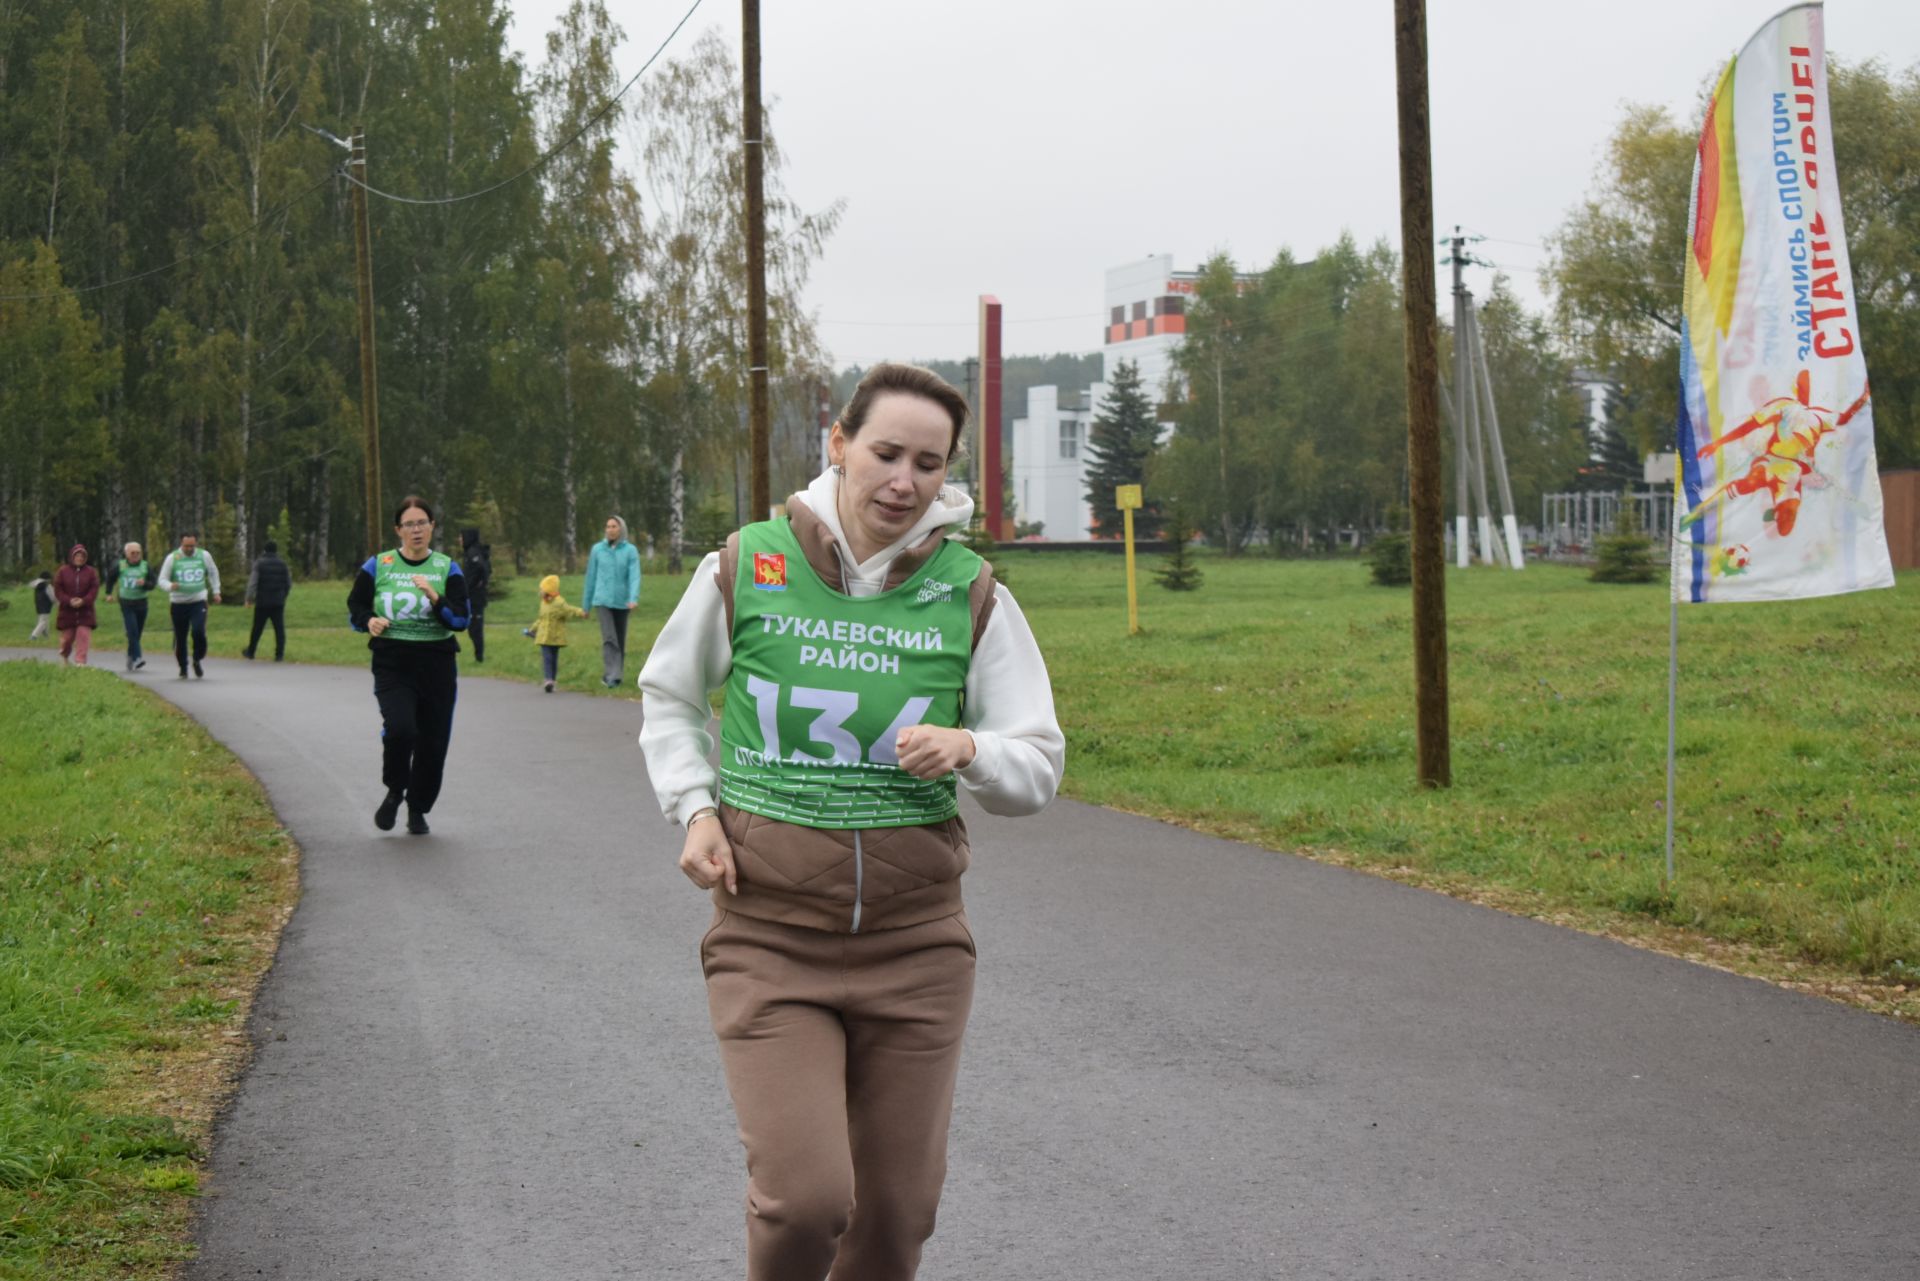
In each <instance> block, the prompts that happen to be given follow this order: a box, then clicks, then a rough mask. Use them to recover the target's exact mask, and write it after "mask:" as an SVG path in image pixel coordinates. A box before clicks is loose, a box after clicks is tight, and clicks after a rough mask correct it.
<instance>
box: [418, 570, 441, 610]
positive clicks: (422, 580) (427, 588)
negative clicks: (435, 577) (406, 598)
mask: <svg viewBox="0 0 1920 1281" xmlns="http://www.w3.org/2000/svg"><path fill="white" fill-rule="evenodd" d="M413 585H414V586H415V587H418V588H419V589H420V590H421V591H423V592H425V593H426V594H427V604H429V605H438V604H439V603H440V597H439V596H438V595H436V594H435V593H434V590H433V584H432V583H430V582H428V581H427V576H426V575H425V574H415V575H414V576H413Z"/></svg>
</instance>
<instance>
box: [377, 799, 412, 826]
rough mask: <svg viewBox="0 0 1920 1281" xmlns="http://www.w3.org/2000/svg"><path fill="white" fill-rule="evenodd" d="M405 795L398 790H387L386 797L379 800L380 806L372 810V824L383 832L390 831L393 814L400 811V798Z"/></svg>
mask: <svg viewBox="0 0 1920 1281" xmlns="http://www.w3.org/2000/svg"><path fill="white" fill-rule="evenodd" d="M405 795H406V793H405V792H400V791H392V792H388V793H387V799H386V800H384V801H381V802H380V808H379V809H377V810H375V811H374V812H373V825H374V826H375V827H377V828H379V829H380V830H381V831H383V832H391V831H392V830H393V819H394V816H395V815H396V814H398V813H399V812H400V798H401V797H403V796H405Z"/></svg>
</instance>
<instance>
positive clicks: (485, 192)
mask: <svg viewBox="0 0 1920 1281" xmlns="http://www.w3.org/2000/svg"><path fill="white" fill-rule="evenodd" d="M703 2H704V0H693V7H692V8H690V9H688V10H687V12H686V13H685V14H684V15H683V16H682V17H681V19H680V21H678V22H676V23H674V24H673V30H671V31H669V32H667V38H666V39H665V40H662V41H661V42H660V45H659V47H658V48H656V49H655V50H654V51H653V55H652V56H651V57H649V58H648V59H647V60H646V61H645V62H643V63H641V64H640V70H638V71H636V72H634V73H633V75H631V76H630V77H628V78H627V82H626V83H625V84H624V85H621V86H620V92H619V93H616V94H614V95H613V97H611V98H609V99H607V100H606V101H605V102H604V103H602V104H600V109H599V110H598V111H596V112H594V113H593V114H592V115H590V116H588V117H587V118H586V119H585V120H584V121H582V122H581V123H580V127H579V128H578V129H575V130H574V131H573V132H572V133H570V134H568V135H567V136H566V137H565V138H563V139H561V140H560V141H559V142H557V143H555V144H554V145H553V146H551V147H549V148H548V149H547V150H546V151H544V152H542V153H541V154H540V155H539V156H538V157H536V158H535V160H534V162H533V163H532V164H530V165H528V166H527V167H526V168H525V169H522V170H521V171H520V172H519V173H516V174H513V175H511V176H509V177H506V178H502V179H501V180H500V181H499V182H496V183H494V184H493V185H491V186H488V187H482V188H480V190H478V191H469V192H467V193H466V194H465V195H460V196H435V197H432V198H430V199H423V198H421V197H418V196H401V195H396V194H395V193H393V192H391V191H382V190H380V188H378V187H375V186H371V185H369V184H368V183H365V182H362V181H361V180H360V179H359V178H356V177H354V176H353V174H351V173H344V174H343V176H344V177H345V178H346V180H347V181H348V182H350V183H352V184H353V185H354V186H356V187H359V188H361V189H363V190H364V191H366V192H367V193H368V194H369V195H374V196H378V197H380V198H381V199H382V200H392V201H395V202H396V203H399V204H403V205H457V204H459V203H461V202H462V201H466V200H478V199H479V198H480V197H482V196H490V195H492V194H493V193H494V192H496V191H499V190H500V189H501V188H502V187H507V186H511V185H512V184H513V183H516V182H518V181H520V180H521V179H522V178H524V177H526V176H527V175H528V174H530V173H532V172H534V171H535V170H536V169H539V168H541V167H542V166H543V165H545V164H546V163H547V162H548V161H549V160H552V159H553V158H554V157H555V156H557V155H559V154H560V153H561V152H563V151H565V150H566V149H567V148H568V147H571V146H572V145H573V144H574V143H576V142H578V141H580V139H581V138H582V137H584V136H585V135H586V132H587V130H589V129H591V128H593V127H594V126H595V125H597V124H599V123H600V121H602V120H603V119H605V118H606V115H607V113H608V112H610V111H612V110H613V109H614V108H615V107H617V106H618V105H620V99H622V98H624V97H626V96H627V90H629V89H631V88H633V86H634V85H635V84H637V83H639V80H640V77H641V76H644V75H646V74H647V70H648V68H650V67H652V66H653V64H654V63H655V62H657V61H659V59H660V55H661V54H663V53H665V52H666V51H667V46H668V45H670V44H672V43H673V38H674V37H675V36H677V35H679V34H680V28H682V27H684V26H686V25H687V23H688V22H690V21H692V19H693V15H694V13H695V12H697V11H698V10H699V8H700V6H701V4H702V3H703Z"/></svg>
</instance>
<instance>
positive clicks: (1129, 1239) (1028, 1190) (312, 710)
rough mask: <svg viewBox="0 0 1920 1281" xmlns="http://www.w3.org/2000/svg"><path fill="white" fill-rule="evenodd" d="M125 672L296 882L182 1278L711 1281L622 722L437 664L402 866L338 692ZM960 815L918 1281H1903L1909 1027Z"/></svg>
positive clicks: (727, 1209)
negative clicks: (972, 985) (950, 1076)
mask: <svg viewBox="0 0 1920 1281" xmlns="http://www.w3.org/2000/svg"><path fill="white" fill-rule="evenodd" d="M585 654H586V648H585V647H580V648H579V649H578V650H577V652H575V653H574V654H573V655H572V656H571V659H570V661H574V662H582V661H588V659H587V657H584V655H585ZM101 657H102V658H103V659H105V660H106V661H107V662H109V663H112V662H113V661H114V659H115V656H113V655H110V654H102V655H101ZM157 667H158V670H159V673H160V674H158V675H156V674H155V672H156V665H150V666H149V667H148V669H147V670H146V671H145V672H143V673H140V674H139V675H137V676H133V677H130V678H129V679H132V680H136V681H139V682H140V683H142V684H145V685H148V686H150V687H152V688H153V689H154V690H155V691H156V692H157V693H159V694H160V695H162V696H163V697H165V698H167V699H169V700H171V701H172V702H174V703H176V704H177V705H179V706H180V707H181V708H183V709H184V710H186V711H187V712H188V713H189V714H191V715H192V716H193V717H195V718H196V719H197V720H199V721H200V722H201V723H202V724H204V725H205V726H206V727H207V728H208V729H209V730H211V731H212V733H213V734H214V736H215V737H217V738H219V739H220V740H221V741H222V742H224V743H226V744H227V745H228V746H229V747H230V748H232V749H233V750H234V752H236V753H237V754H238V755H239V757H240V758H241V759H242V760H243V761H245V762H246V763H247V765H248V766H249V767H250V768H251V769H252V770H253V772H254V773H255V774H256V775H258V777H259V778H260V780H261V782H262V783H264V784H265V786H266V789H267V792H268V794H269V796H270V797H271V798H272V801H273V804H274V806H275V808H276V809H277V810H278V811H279V813H280V816H281V817H282V819H283V820H284V821H285V822H286V824H287V826H288V828H289V829H290V830H291V831H292V833H293V835H294V837H295V839H296V840H297V841H298V842H299V845H300V848H301V851H302V854H303V859H302V864H301V876H302V886H303V897H302V899H301V902H300V905H299V907H298V909H297V910H296V912H295V913H294V915H293V918H292V920H291V922H290V923H289V925H288V928H287V931H286V935H285V938H284V940H283V941H282V944H281V948H280V953H279V956H278V959H277V960H276V962H275V964H274V966H273V969H272V972H271V973H270V975H269V976H268V978H267V980H266V982H265V984H264V985H263V987H262V988H261V990H260V994H259V998H258V1000H257V1003H256V1006H255V1010H254V1015H253V1024H252V1034H253V1038H254V1041H255V1058H254V1062H253V1065H252V1067H251V1069H250V1070H249V1072H248V1074H247V1076H246V1078H245V1080H244V1082H243V1084H242V1086H241V1088H240V1091H239V1093H238V1096H237V1098H236V1099H235V1101H234V1103H233V1104H232V1106H231V1107H230V1108H229V1110H228V1111H227V1113H226V1114H225V1116H224V1117H223V1118H222V1120H221V1122H220V1124H219V1126H218V1128H217V1133H216V1138H215V1142H214V1149H213V1154H212V1165H213V1170H212V1178H211V1180H210V1191H209V1194H208V1196H207V1197H206V1199H205V1202H204V1206H203V1214H202V1217H201V1220H200V1224H199V1229H198V1236H199V1242H200V1246H201V1252H200V1256H199V1258H198V1260H197V1261H196V1262H195V1263H194V1264H192V1265H191V1266H190V1267H189V1269H188V1272H187V1276H188V1278H190V1281H239V1279H241V1278H248V1279H251V1278H258V1277H271V1278H302V1279H304V1278H313V1279H315V1281H319V1279H323V1278H324V1279H326V1281H376V1279H377V1281H408V1279H412V1278H421V1279H428V1278H431V1279H432V1281H444V1279H446V1278H460V1279H463V1281H466V1279H480V1278H503V1279H506V1278H512V1279H523V1278H567V1279H569V1281H596V1279H598V1278H612V1277H631V1278H655V1277H667V1278H673V1277H687V1278H716V1279H718V1278H737V1277H739V1276H741V1275H743V1273H744V1263H743V1257H744V1256H743V1252H742V1241H743V1235H744V1234H743V1228H742V1194H743V1190H744V1183H745V1173H744V1163H743V1161H742V1158H741V1153H740V1149H739V1146H738V1143H737V1141H736V1139H735V1137H734V1131H733V1123H732V1117H731V1111H730V1108H729V1105H728V1101H727V1097H726V1093H725V1088H724V1085H723V1082H722V1078H721V1073H720V1068H719V1062H718V1056H717V1053H716V1051H715V1049H714V1045H713V1041H712V1036H711V1033H710V1031H709V1029H708V1026H707V1019H706V1005H705V998H704V993H703V990H702V987H701V980H700V974H699V963H698V955H697V945H698V940H699V938H700V935H701V933H702V932H703V931H704V929H705V928H706V925H707V924H708V921H709V919H710V917H711V915H712V909H711V907H710V905H709V904H708V902H707V900H706V899H705V897H704V896H703V895H701V894H700V893H699V892H698V891H696V890H694V889H693V888H692V887H691V886H690V885H689V884H688V883H687V882H686V881H685V879H684V878H683V877H682V876H681V875H680V873H679V872H678V871H677V870H675V868H674V865H673V864H674V858H675V856H676V854H677V853H678V849H679V833H678V832H677V830H676V829H675V828H674V827H673V826H672V825H671V824H669V823H668V822H666V821H665V820H664V819H663V818H662V817H661V816H660V814H659V811H658V809H657V807H656V805H655V803H654V799H653V795H652V792H651V790H650V789H649V787H648V784H647V779H646V773H645V769H644V767H643V764H642V760H641V756H640V752H639V748H638V747H637V746H636V744H635V741H634V736H635V734H636V733H637V731H638V729H639V704H638V702H637V701H633V700H631V699H628V700H619V699H608V698H591V699H590V698H583V697H579V696H569V695H564V694H561V695H546V694H542V693H541V692H540V690H539V689H538V687H535V686H531V685H524V684H512V683H506V682H499V681H491V680H484V679H475V678H473V677H472V676H470V675H469V676H466V677H464V678H463V680H462V682H461V692H460V703H459V711H458V715H457V718H456V722H455V728H454V742H453V750H452V753H451V756H450V759H449V764H448V778H447V784H446V789H445V792H444V793H443V795H442V798H441V801H440V804H439V806H438V808H436V810H435V811H434V814H433V816H432V821H433V835H431V836H429V837H409V836H407V835H406V834H405V831H404V829H403V828H402V829H399V830H396V831H395V832H393V833H381V832H378V831H376V830H375V829H374V827H373V823H372V820H371V812H372V809H373V807H374V805H375V804H376V803H377V802H378V800H379V798H380V795H381V788H380V785H379V777H378V776H379V764H378V756H379V741H378V734H379V717H378V712H377V709H376V707H375V704H374V700H373V697H372V684H371V678H370V677H369V675H368V674H367V673H366V672H364V671H357V670H352V669H343V668H328V667H317V666H301V665H294V664H284V665H275V664H267V663H243V662H239V661H236V660H213V661H210V662H209V663H208V664H207V678H206V679H205V680H204V681H192V682H176V681H175V680H174V679H173V678H172V673H171V670H170V666H169V665H167V664H165V663H164V662H163V663H160V664H158V665H157ZM469 670H471V669H469ZM1068 768H1069V770H1071V768H1072V761H1071V758H1069V762H1068ZM968 820H969V822H970V823H971V824H972V827H973V832H974V837H975V863H974V870H973V871H972V872H970V873H969V874H968V877H967V897H968V909H969V916H970V918H971V921H972V924H973V928H974V933H975V935H976V937H977V940H978V944H979V950H980V968H979V983H978V990H977V995H976V1000H975V1007H974V1017H973V1023H972V1026H971V1030H970V1032H969V1035H968V1041H967V1048H966V1053H965V1057H964V1060H963V1065H962V1069H961V1077H960V1088H959V1098H958V1102H957V1107H956V1112H955V1118H954V1126H953V1141H952V1150H951V1166H950V1171H949V1175H948V1182H947V1192H946V1197H945V1200H944V1202H943V1205H942V1208H941V1216H940V1227H939V1231H938V1232H937V1234H936V1235H935V1237H934V1239H933V1241H932V1242H931V1243H930V1245H929V1247H928V1250H927V1254H926V1260H925V1264H924V1266H923V1267H922V1269H921V1273H920V1275H921V1276H922V1277H923V1278H926V1279H927V1281H951V1279H957V1278H969V1279H980V1278H1010V1279H1011V1278H1020V1279H1031V1281H1052V1279H1060V1281H1066V1279H1073V1281H1083V1279H1084V1281H1112V1279H1126V1278H1179V1279H1181V1281H1196V1279H1200V1278H1208V1279H1212V1278H1218V1279H1219V1281H1242V1279H1245V1278H1267V1277H1287V1278H1356V1279H1358V1278H1383V1279H1386V1278H1427V1277H1433V1278H1449V1279H1451V1278H1532V1277H1539V1278H1622V1279H1632V1281H1642V1279H1646V1278H1689V1279H1693V1278H1698V1279H1701V1281H1707V1279H1726V1281H1736V1279H1737V1281H1765V1279H1771V1278H1846V1279H1849V1281H1869V1279H1874V1278H1888V1279H1889V1281H1892V1279H1896V1278H1897V1279H1898V1281H1911V1279H1912V1278H1914V1277H1916V1276H1920V1216H1916V1215H1915V1214H1914V1213H1913V1208H1912V1195H1913V1188H1914V1186H1915V1178H1916V1174H1920V1156H1916V1154H1920V1029H1915V1028H1912V1027H1908V1026H1905V1025H1901V1024H1898V1023H1895V1022H1891V1021H1889V1020H1885V1019H1882V1018H1879V1017H1876V1016H1873V1015H1869V1014H1863V1013H1859V1012H1856V1011H1853V1010H1849V1009H1845V1008H1842V1007H1839V1006H1835V1005H1832V1004H1828V1003H1826V1002H1823V1001H1820V1000H1818V999H1815V998H1812V997H1808V996H1803V995H1799V994H1796V993H1791V992H1786V991H1782V990H1779V989H1776V988H1774V987H1771V986H1769V985H1767V984H1764V983H1760V982H1756V981H1752V980H1747V979H1741V978H1737V977H1733V976H1730V975H1727V974H1723V973H1719V972H1717V971H1714V970H1709V969H1705V968H1702V967H1698V966H1694V965H1690V964H1688V963H1686V962H1683V961H1678V960H1673V959H1670V958H1667V957H1663V956H1659V955H1655V954H1652V953H1648V952H1643V951H1639V950H1636V949H1633V948H1629V947H1625V946H1622V945H1619V944H1615V943H1612V942H1608V941H1606V940H1603V939H1597V938H1591V937H1588V936H1586V935H1582V934H1578V933H1573V932H1570V931H1566V930H1562V929H1558V928H1555V927H1551V926H1547V925H1543V924H1539V923H1537V922H1533V921H1528V920H1523V919H1519V918H1515V917H1510V916H1505V915H1502V914H1499V913H1496V912H1492V911H1488V910H1485V909H1482V908H1478V907H1474V906H1472V905H1469V904H1465V903H1461V902H1457V901H1455V900H1452V899H1448V898H1445V897H1442V896H1439V895H1435V894H1430V893H1426V892H1423V891H1419V890H1415V889H1410V888H1407V887H1405V886H1401V885H1397V884H1394V883H1392V882H1388V881H1384V880H1379V879H1376V878H1372V877H1368V876H1365V875H1361V874H1358V873H1354V872H1350V871H1346V870H1343V869H1339V868H1335V867H1329V866H1324V865H1321V864H1318V863H1314V862H1312V861H1310V860H1306V859H1301V858H1295V857H1291V856H1287V855H1281V854H1274V853H1271V852H1269V851H1265V850H1260V849H1256V848H1252V847H1249V846H1245V845H1237V844H1233V843H1231V842H1227V841H1221V840H1215V839H1211V838H1207V837H1202V836H1197V835H1194V834H1192V833H1189V832H1186V831H1183V830H1181V829H1178V828H1174V827H1169V826H1165V825H1163V824H1159V823H1154V822H1150V821H1147V820H1143V819H1138V818H1133V817H1129V816H1126V815H1121V814H1116V813H1111V812H1108V811H1103V810H1100V809H1096V808H1093V807H1090V806H1086V805H1079V804H1074V803H1071V802H1066V801H1062V802H1058V803H1056V804H1055V805H1053V806H1052V807H1051V808H1050V809H1048V810H1047V812H1046V813H1045V814H1043V815H1040V816H1038V817H1035V818H1029V819H1020V820H1002V819H994V818H991V817H988V816H985V815H982V814H980V813H979V812H978V811H977V810H970V811H969V814H968Z"/></svg>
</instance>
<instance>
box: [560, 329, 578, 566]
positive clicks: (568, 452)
mask: <svg viewBox="0 0 1920 1281" xmlns="http://www.w3.org/2000/svg"><path fill="white" fill-rule="evenodd" d="M570 356H571V353H570V352H569V351H568V350H567V349H566V348H565V346H563V347H562V348H561V352H560V359H561V362H562V363H561V365H560V403H561V423H562V432H563V433H564V434H563V436H562V441H563V443H562V445H561V453H560V495H561V504H560V505H561V510H562V513H563V515H564V516H565V518H566V522H567V524H566V528H565V529H564V530H563V531H562V532H561V535H560V567H561V569H562V570H563V571H565V572H566V573H569V574H571V573H572V572H573V561H574V556H575V554H576V553H577V552H578V551H579V545H578V538H579V534H578V526H579V523H580V495H579V492H578V487H577V486H576V484H575V482H574V476H573V361H572V360H571V358H570Z"/></svg>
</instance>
